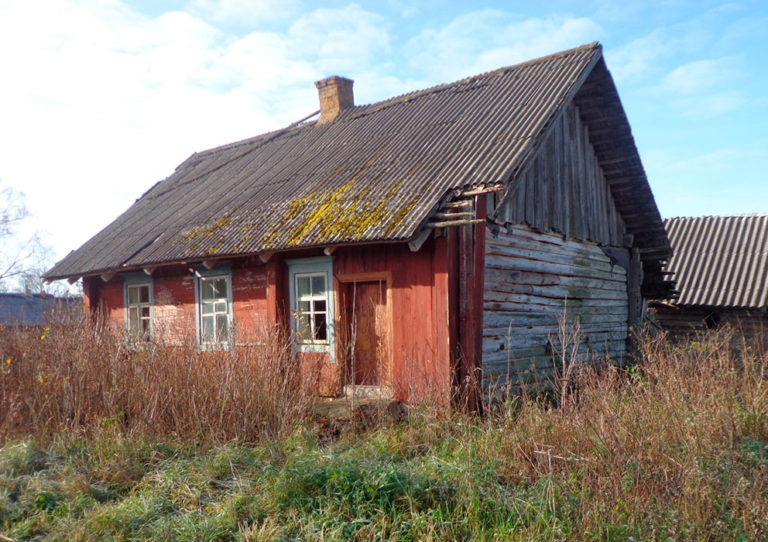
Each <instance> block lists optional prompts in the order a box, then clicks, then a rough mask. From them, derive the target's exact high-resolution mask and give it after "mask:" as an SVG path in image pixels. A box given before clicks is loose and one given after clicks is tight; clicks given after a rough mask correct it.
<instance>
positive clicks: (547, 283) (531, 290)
mask: <svg viewBox="0 0 768 542" xmlns="http://www.w3.org/2000/svg"><path fill="white" fill-rule="evenodd" d="M585 195H586V193H585ZM606 201H607V200H606ZM590 205H594V206H599V205H600V203H599V202H598V201H597V200H595V201H593V202H591V203H590ZM604 212H606V214H608V208H607V207H604ZM596 227H597V226H596ZM602 233H603V234H605V235H607V234H608V229H607V228H604V229H603V232H602ZM622 235H623V233H622ZM622 251H624V252H626V249H623V248H619V247H612V248H611V251H610V252H611V254H612V255H613V259H614V260H615V259H617V258H616V255H617V254H618V255H620V256H623V257H624V256H625V259H627V260H628V259H629V255H628V254H627V255H624V254H623V252H622ZM628 310H629V309H628V300H627V270H626V269H625V268H624V267H623V266H621V265H616V264H614V263H612V261H611V258H610V257H609V256H608V255H606V253H605V252H604V251H603V249H602V248H601V247H600V246H598V245H597V244H595V243H590V242H579V241H575V240H572V239H571V240H566V239H564V238H563V236H562V235H557V234H553V233H540V232H537V231H535V230H534V229H533V228H530V227H527V226H524V225H515V226H508V228H507V229H506V230H502V231H500V232H498V234H497V236H496V237H493V236H491V235H490V234H488V235H487V236H486V268H485V294H484V302H483V343H482V352H483V375H484V379H485V380H486V386H493V385H494V383H495V384H500V383H506V382H510V383H511V382H517V381H518V380H520V379H521V378H524V379H527V378H539V377H542V378H546V375H547V374H549V373H551V371H552V370H553V369H552V364H553V355H554V354H556V353H557V349H558V348H559V346H558V345H559V343H560V340H561V338H560V336H559V333H560V326H559V321H560V320H561V319H562V318H563V315H564V311H565V317H566V320H567V321H568V322H570V324H571V325H573V324H575V323H576V322H578V326H579V330H580V331H579V333H580V343H581V346H580V350H579V361H580V362H582V361H589V360H597V359H604V358H605V357H608V358H610V359H611V360H613V361H615V362H617V363H621V362H622V361H623V358H624V356H625V354H626V350H627V348H626V340H627V322H628V316H629V315H628ZM531 371H533V372H540V373H541V374H540V375H539V377H534V376H532V374H533V373H531ZM523 375H525V376H524V377H523Z"/></svg>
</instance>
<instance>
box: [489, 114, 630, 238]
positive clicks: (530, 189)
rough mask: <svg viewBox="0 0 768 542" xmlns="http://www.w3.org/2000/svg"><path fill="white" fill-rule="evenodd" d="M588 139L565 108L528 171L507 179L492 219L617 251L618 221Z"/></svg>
mask: <svg viewBox="0 0 768 542" xmlns="http://www.w3.org/2000/svg"><path fill="white" fill-rule="evenodd" d="M589 137H590V136H589V130H588V129H587V126H586V125H585V124H584V123H583V122H582V120H581V117H580V116H579V111H578V108H577V107H576V106H575V105H573V104H570V105H569V106H568V108H566V109H565V111H564V112H563V115H562V116H561V117H560V118H559V119H557V120H556V121H555V124H554V126H553V129H552V130H551V132H550V134H549V136H548V137H547V139H546V140H545V141H544V142H543V143H542V145H541V147H540V148H539V151H538V153H537V155H536V156H535V157H534V159H533V162H532V163H531V165H530V166H529V167H528V169H526V170H525V171H524V172H523V173H522V174H521V175H520V176H519V177H518V178H517V179H514V180H512V183H514V185H513V187H512V189H511V190H510V196H509V197H508V199H507V200H506V202H505V203H504V207H503V210H502V213H501V215H500V216H498V217H497V220H498V221H499V222H504V223H510V224H527V225H529V226H531V227H533V228H536V229H538V230H540V231H556V232H560V233H563V234H565V235H566V236H567V237H572V238H574V239H580V240H585V241H593V242H595V243H600V244H604V245H610V246H621V245H622V241H623V237H624V233H625V230H624V226H623V221H622V219H621V217H620V215H619V213H618V211H617V210H616V205H615V202H614V199H613V195H612V194H611V190H610V187H609V186H608V183H607V182H606V180H605V176H604V175H603V171H602V168H601V167H600V163H599V161H598V159H597V155H596V154H595V150H594V148H593V147H592V144H591V143H590V141H589Z"/></svg>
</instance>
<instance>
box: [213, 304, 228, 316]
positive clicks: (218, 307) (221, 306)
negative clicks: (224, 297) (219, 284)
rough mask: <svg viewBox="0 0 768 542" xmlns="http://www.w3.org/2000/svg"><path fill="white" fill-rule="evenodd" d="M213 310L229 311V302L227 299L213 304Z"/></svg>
mask: <svg viewBox="0 0 768 542" xmlns="http://www.w3.org/2000/svg"><path fill="white" fill-rule="evenodd" d="M213 310H214V311H216V312H217V313H219V312H227V303H226V301H219V302H218V303H216V304H215V305H214V306H213Z"/></svg>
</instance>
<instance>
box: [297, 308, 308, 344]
mask: <svg viewBox="0 0 768 542" xmlns="http://www.w3.org/2000/svg"><path fill="white" fill-rule="evenodd" d="M309 318H310V315H309V314H301V315H299V316H297V318H296V335H297V337H298V339H299V341H302V342H303V341H307V340H309V339H310V338H311V333H310V329H309Z"/></svg>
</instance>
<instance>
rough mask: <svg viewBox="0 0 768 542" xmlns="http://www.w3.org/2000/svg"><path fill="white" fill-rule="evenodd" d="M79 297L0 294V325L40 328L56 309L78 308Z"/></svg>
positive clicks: (80, 301) (79, 303)
mask: <svg viewBox="0 0 768 542" xmlns="http://www.w3.org/2000/svg"><path fill="white" fill-rule="evenodd" d="M81 304H82V298H80V297H56V296H52V295H46V294H25V293H5V292H2V293H0V325H3V326H40V325H43V324H44V323H45V321H46V315H48V314H49V313H50V312H51V311H54V310H56V309H65V308H67V307H70V306H71V307H75V306H77V307H79V306H80V305H81Z"/></svg>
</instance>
